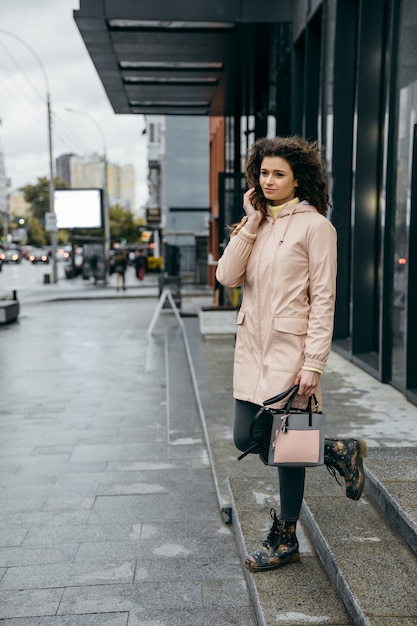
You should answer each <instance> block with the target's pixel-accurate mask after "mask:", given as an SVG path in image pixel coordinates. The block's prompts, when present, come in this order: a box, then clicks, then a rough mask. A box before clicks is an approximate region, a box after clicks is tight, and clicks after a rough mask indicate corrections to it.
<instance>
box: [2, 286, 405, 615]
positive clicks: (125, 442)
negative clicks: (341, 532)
mask: <svg viewBox="0 0 417 626" xmlns="http://www.w3.org/2000/svg"><path fill="white" fill-rule="evenodd" d="M10 276H11V274H9V278H10ZM6 288H8V284H7V281H3V283H1V284H0V291H3V292H4V290H5V289H6ZM158 295H159V289H158V284H157V276H147V277H146V279H145V281H144V283H143V284H138V282H137V281H135V280H134V277H133V276H130V275H128V282H127V290H126V291H125V292H121V291H119V292H117V291H116V289H115V285H114V283H113V282H110V284H109V285H107V286H105V285H93V284H92V283H85V282H84V281H82V280H81V279H80V280H79V279H76V280H74V281H59V282H58V283H57V284H56V285H43V284H41V283H40V281H38V283H35V284H34V283H29V282H28V283H27V284H26V285H25V286H24V287H23V288H22V289H21V290H20V293H18V297H19V300H20V302H21V313H20V317H19V321H18V322H17V323H14V324H10V325H7V326H1V327H0V346H1V349H0V381H1V382H0V384H1V388H0V394H1V414H0V426H1V428H0V622H1V623H2V624H4V625H5V626H96V625H98V624H99V625H102V624H103V625H104V624H105V625H106V626H126V625H128V626H138V625H140V626H168V625H169V626H175V625H176V624H181V625H187V626H200V625H201V626H203V625H204V626H226V625H232V624H234V625H240V626H241V625H245V626H252V625H255V624H256V623H257V621H256V616H255V611H254V606H253V597H251V594H250V589H249V587H248V581H249V584H250V579H248V578H247V577H246V575H245V573H244V571H243V569H242V567H241V555H240V554H239V549H238V546H237V542H236V538H235V535H234V533H233V530H232V528H231V526H229V525H227V524H225V523H224V519H223V516H222V514H221V511H220V508H221V504H222V503H224V504H227V501H228V497H229V494H228V482H229V479H230V480H231V481H232V482H233V481H236V479H237V478H239V479H241V478H243V477H244V476H243V475H242V473H241V472H248V475H251V472H252V473H253V475H254V476H256V475H257V474H258V473H259V472H260V471H262V470H261V469H260V468H259V461H258V460H257V459H255V458H252V459H248V463H247V464H245V466H242V465H240V464H239V463H237V462H236V450H235V449H234V446H233V443H232V440H231V415H232V399H231V374H232V356H233V338H220V339H217V340H216V339H214V340H212V341H208V340H204V339H203V338H202V336H201V334H200V333H199V327H198V319H197V317H196V315H197V313H198V310H199V307H200V306H202V305H205V304H208V303H210V302H211V293H210V291H209V290H204V289H203V290H194V289H186V288H184V289H183V294H182V311H183V315H184V317H183V321H184V328H181V327H180V325H179V323H178V320H177V319H176V318H175V316H174V315H173V314H172V311H170V310H168V311H163V310H162V311H160V313H159V314H158V317H157V319H156V321H155V320H154V316H155V311H156V310H157V304H158ZM152 321H155V326H154V332H153V333H152V335H151V336H150V335H149V334H148V329H149V326H150V324H151V322H152ZM183 332H185V336H186V338H187V340H186V342H185V343H184V335H183ZM190 358H191V360H192V364H191V367H190ZM323 387H324V394H325V408H326V413H328V415H329V416H331V421H330V423H328V426H329V428H328V429H329V431H331V432H329V435H332V434H338V435H339V436H343V435H345V436H347V435H352V434H355V435H357V436H363V437H365V438H367V439H368V442H369V443H370V445H373V446H379V447H385V446H402V445H408V446H409V445H415V444H416V443H417V432H416V429H415V423H416V418H417V407H415V406H413V405H411V404H410V403H408V402H407V401H406V400H405V398H404V397H403V396H402V394H400V393H399V392H397V391H395V390H394V389H393V388H391V387H389V386H388V385H381V384H380V383H379V382H378V381H376V380H375V379H373V378H372V377H371V376H369V375H367V374H366V373H364V372H363V371H362V370H360V369H359V368H357V367H355V366H354V365H352V364H351V363H349V362H347V361H346V360H345V359H343V358H342V357H340V356H339V355H337V354H335V353H332V355H331V357H330V360H329V363H328V367H327V369H326V372H325V374H324V377H323ZM213 466H214V467H215V471H214V472H213ZM243 467H244V468H245V469H243ZM247 468H249V470H248V469H247ZM219 503H220V506H219ZM248 515H250V511H248ZM266 517H267V515H266ZM266 521H267V520H266ZM300 530H301V532H302V528H300ZM303 551H304V552H305V553H306V554H307V553H312V551H313V548H312V547H311V546H309V545H308V539H307V538H306V539H304V538H303ZM291 623H292V622H291Z"/></svg>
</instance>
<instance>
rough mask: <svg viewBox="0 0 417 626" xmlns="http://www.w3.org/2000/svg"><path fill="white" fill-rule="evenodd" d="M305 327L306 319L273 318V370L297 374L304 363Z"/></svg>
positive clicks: (306, 325) (306, 324)
mask: <svg viewBox="0 0 417 626" xmlns="http://www.w3.org/2000/svg"><path fill="white" fill-rule="evenodd" d="M307 327H308V318H306V317H274V362H273V369H274V370H279V371H281V372H298V370H299V369H300V367H301V365H302V364H303V362H304V349H305V341H306V335H307Z"/></svg>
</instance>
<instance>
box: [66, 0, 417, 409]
mask: <svg viewBox="0 0 417 626" xmlns="http://www.w3.org/2000/svg"><path fill="white" fill-rule="evenodd" d="M123 7H124V8H123V9H120V7H119V6H118V7H117V10H116V6H115V5H114V6H113V5H112V4H110V3H108V4H106V11H105V10H104V9H103V6H102V5H101V3H96V2H94V1H93V0H81V1H80V10H79V11H77V12H76V13H75V17H76V21H77V24H78V26H79V28H80V31H81V33H82V35H83V37H84V40H85V42H86V45H87V48H88V49H89V52H90V54H91V56H92V58H93V60H94V61H95V65H96V67H97V71H98V72H99V74H100V77H101V78H102V81H103V85H104V87H105V89H106V92H107V94H108V97H109V99H110V100H111V102H112V103H113V106H114V108H115V110H116V111H117V112H119V113H132V114H143V113H150V112H153V113H158V114H164V115H170V119H173V120H174V122H173V123H174V124H175V123H176V121H175V120H176V119H178V120H181V119H182V116H183V115H187V111H188V114H190V113H191V112H192V113H193V115H195V116H197V117H201V118H204V117H205V116H208V117H209V118H210V132H209V141H208V142H209V147H208V149H209V151H210V173H209V176H210V178H209V181H210V182H209V184H210V192H209V193H210V208H211V215H210V241H209V255H208V256H209V259H210V258H213V260H214V261H215V260H216V259H217V258H218V256H219V254H220V253H221V249H222V244H223V243H224V241H225V232H224V227H225V225H227V224H228V223H230V222H233V220H234V219H235V218H238V217H239V215H241V211H242V198H241V196H242V190H243V188H244V179H243V176H242V174H243V172H242V160H243V159H244V157H245V154H246V151H247V148H248V147H249V146H250V145H251V144H252V143H253V141H254V140H256V139H257V138H259V137H262V136H265V135H268V134H278V135H287V134H299V135H302V136H304V137H306V138H307V139H310V140H317V141H318V142H319V144H320V145H321V146H322V147H323V155H324V159H325V162H326V164H327V172H328V179H329V188H330V192H331V204H332V208H331V211H330V219H331V220H332V221H333V223H334V225H335V227H336V229H337V232H338V259H339V261H338V278H337V301H336V315H335V333H334V349H335V350H337V351H339V352H340V353H341V354H343V355H344V356H345V357H346V358H347V359H350V360H352V361H353V362H355V363H356V364H357V365H358V366H360V367H362V368H363V369H364V370H366V371H367V372H369V373H370V374H372V375H373V376H375V377H376V378H378V379H379V380H381V381H383V382H387V383H389V384H391V385H393V386H394V387H396V388H397V389H398V390H400V391H401V392H402V393H403V394H404V395H405V396H406V397H407V398H408V399H410V400H411V401H412V402H415V403H417V367H416V366H415V362H414V361H415V357H414V355H415V354H416V352H417V329H416V325H415V323H414V320H415V319H417V293H416V290H415V289H414V285H415V284H417V253H416V243H417V45H416V42H417V3H416V1H415V0H280V1H278V0H277V1H275V2H271V1H270V0H259V1H258V2H257V3H253V2H252V1H251V0H241V1H240V2H235V1H234V0H219V1H218V2H216V3H207V2H204V0H195V2H193V3H191V4H190V3H186V2H178V3H166V2H165V1H164V0H154V2H153V3H152V4H149V3H145V2H144V0H143V1H142V0H138V1H137V2H126V3H125V4H124V5H123ZM121 13H123V15H121ZM123 17H124V18H125V19H124V21H123V20H122V18H123ZM92 31H94V35H95V37H92V34H91V33H92ZM133 33H134V36H133ZM138 33H140V36H139V34H138ZM97 40H100V41H102V42H103V43H102V45H101V47H100V48H99V49H97V46H95V44H94V42H95V41H97ZM121 40H122V41H123V42H124V45H120V41H121ZM144 42H146V44H147V45H146V46H145V45H144ZM110 66H111V67H113V68H114V71H113V72H112V73H111V75H110V73H109V72H108V69H107V68H108V67H110ZM167 119H168V117H167ZM172 166H173V162H172V160H171V161H170V168H171V167H172ZM166 169H167V171H168V168H166ZM163 182H164V185H165V186H166V192H165V193H166V196H165V197H166V200H167V206H168V202H171V200H170V199H169V194H168V191H169V190H168V187H167V183H168V181H165V180H164V181H163ZM171 206H174V207H175V206H178V207H179V206H180V205H177V204H175V205H174V204H172V205H171ZM209 275H210V280H213V273H212V272H211V273H210V274H209ZM213 286H214V285H213Z"/></svg>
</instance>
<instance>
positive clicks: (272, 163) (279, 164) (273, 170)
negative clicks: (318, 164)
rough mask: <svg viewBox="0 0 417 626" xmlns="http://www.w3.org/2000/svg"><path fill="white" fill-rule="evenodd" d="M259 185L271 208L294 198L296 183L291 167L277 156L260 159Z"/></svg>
mask: <svg viewBox="0 0 417 626" xmlns="http://www.w3.org/2000/svg"><path fill="white" fill-rule="evenodd" d="M259 184H260V186H261V189H262V192H263V194H264V196H265V198H266V200H267V201H268V202H269V204H272V205H273V206H278V205H280V204H285V203H286V202H289V201H290V200H292V199H293V198H295V196H296V187H297V181H296V180H295V178H294V174H293V171H292V169H291V166H290V164H289V163H288V161H286V160H285V159H283V158H281V157H278V156H272V157H264V158H263V159H262V163H261V170H260V173H259Z"/></svg>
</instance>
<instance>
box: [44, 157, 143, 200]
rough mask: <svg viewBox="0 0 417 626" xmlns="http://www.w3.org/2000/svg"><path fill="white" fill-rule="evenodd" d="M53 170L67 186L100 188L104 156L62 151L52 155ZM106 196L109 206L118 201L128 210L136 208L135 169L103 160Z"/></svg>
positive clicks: (102, 184)
mask: <svg viewBox="0 0 417 626" xmlns="http://www.w3.org/2000/svg"><path fill="white" fill-rule="evenodd" d="M56 172H57V176H58V177H59V178H62V179H63V180H65V181H66V183H67V184H68V186H69V188H70V189H88V188H103V186H104V160H103V157H102V156H99V155H97V154H93V155H92V156H90V157H79V156H77V155H75V154H63V155H61V156H60V157H58V158H57V159H56ZM106 183H107V196H108V203H109V206H114V205H116V204H118V205H119V206H121V207H122V208H124V209H129V210H130V211H135V210H136V200H135V171H134V167H133V165H123V166H120V165H115V164H113V163H109V162H107V180H106Z"/></svg>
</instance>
